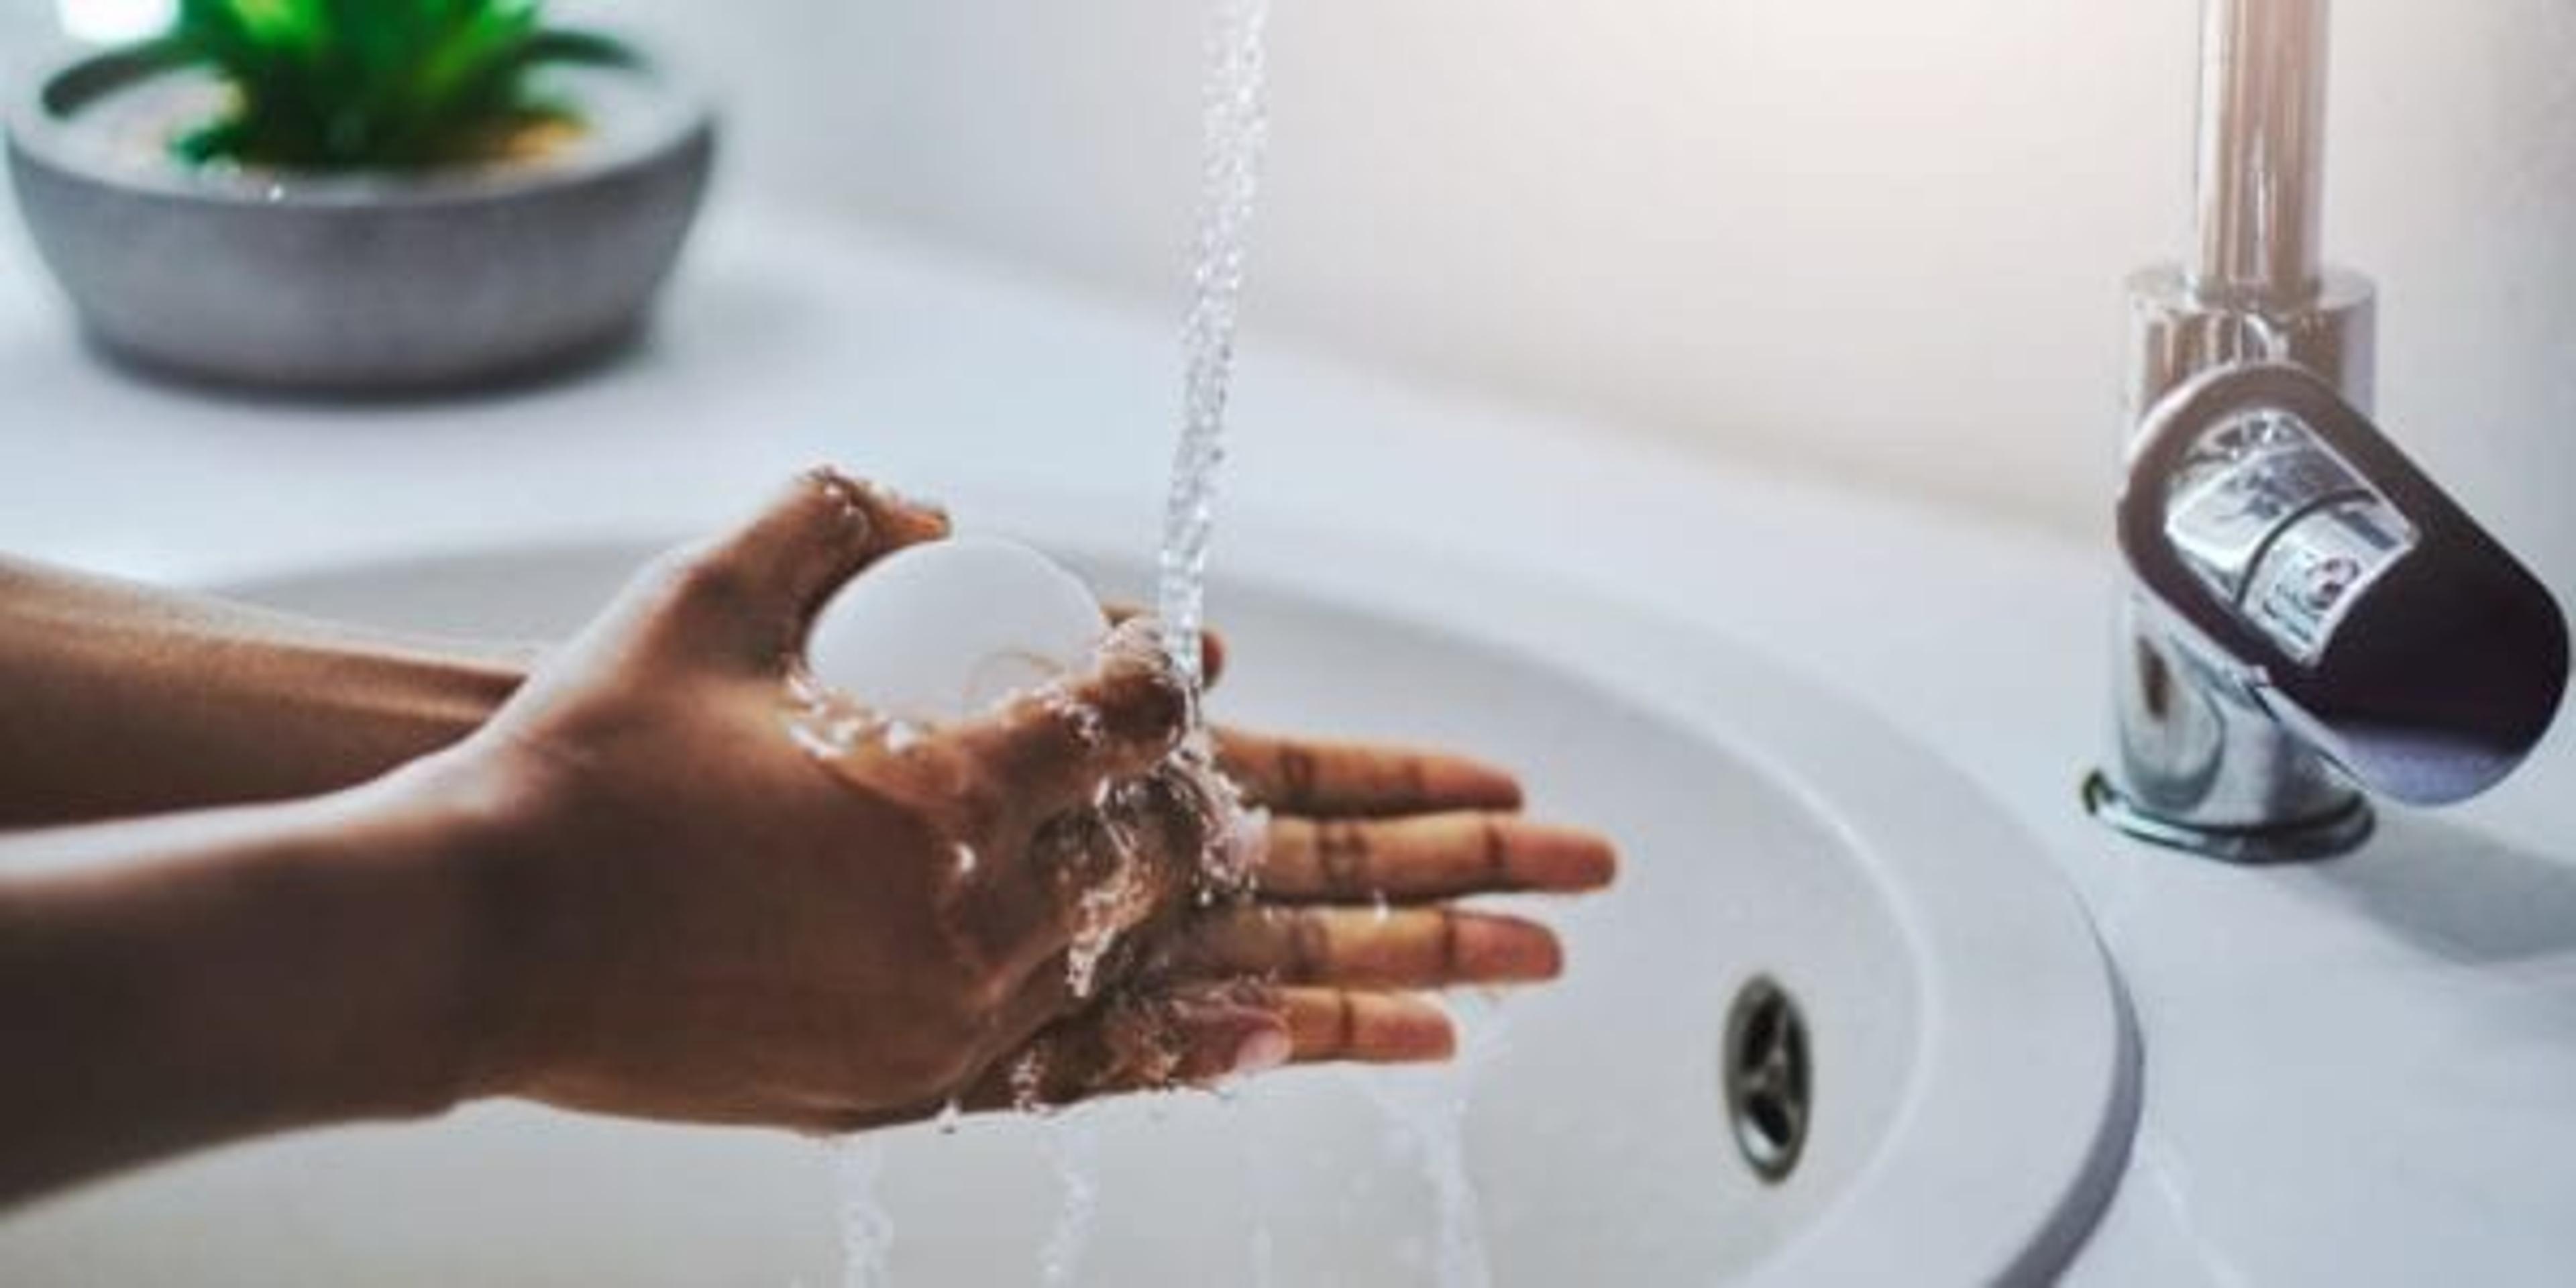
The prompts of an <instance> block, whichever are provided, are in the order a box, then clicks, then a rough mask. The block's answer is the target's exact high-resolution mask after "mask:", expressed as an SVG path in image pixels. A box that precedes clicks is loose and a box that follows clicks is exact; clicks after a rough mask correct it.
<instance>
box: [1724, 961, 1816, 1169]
mask: <svg viewBox="0 0 2576 1288" xmlns="http://www.w3.org/2000/svg"><path fill="white" fill-rule="evenodd" d="M1720 1058H1721V1060H1722V1062H1723V1064H1722V1067H1723V1068H1724V1070H1725V1074H1726V1113H1727V1117H1728V1118H1729V1119H1730V1120H1731V1121H1732V1122H1733V1124H1734V1127H1735V1147H1736V1149H1737V1150H1739V1151H1741V1152H1742V1153H1743V1155H1744V1161H1745V1162H1746V1163H1748V1164H1750V1165H1751V1166H1752V1168H1753V1171H1754V1174H1755V1175H1757V1176H1760V1177H1761V1178H1762V1179H1763V1180H1766V1181H1780V1180H1783V1179H1785V1178H1787V1176H1788V1175H1789V1173H1790V1171H1791V1170H1793V1169H1795V1168H1796V1167H1797V1166H1798V1154H1799V1151H1800V1150H1802V1149H1804V1148H1805V1147H1806V1143H1807V1119H1808V1114H1809V1111H1810V1109H1811V1108H1812V1105H1811V1102H1810V1101H1809V1098H1808V1097H1809V1095H1810V1094H1811V1088H1812V1087H1813V1085H1814V1077H1813V1074H1812V1071H1811V1069H1810V1067H1809V1065H1808V1047H1807V1019H1806V1016H1804V1015H1803V1014H1801V1013H1800V1012H1799V1010H1798V1002H1797V999H1795V998H1793V997H1791V996H1789V992H1788V990H1786V989H1784V988H1782V987H1780V985H1779V983H1778V982H1777V981H1775V980H1773V979H1772V978H1771V977H1770V976H1768V975H1757V976H1755V977H1753V979H1752V980H1751V981H1750V982H1748V983H1746V984H1745V986H1744V989H1743V991H1741V992H1739V993H1737V994H1736V995H1735V1005H1734V1007H1733V1008H1732V1009H1731V1010H1729V1011H1728V1012H1727V1016H1726V1046H1725V1049H1724V1050H1723V1051H1722V1052H1721V1053H1720Z"/></svg>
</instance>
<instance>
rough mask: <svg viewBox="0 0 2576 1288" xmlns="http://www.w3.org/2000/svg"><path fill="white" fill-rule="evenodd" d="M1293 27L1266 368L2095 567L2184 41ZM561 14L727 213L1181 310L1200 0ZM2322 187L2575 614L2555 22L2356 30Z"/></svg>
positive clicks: (1943, 32)
mask: <svg viewBox="0 0 2576 1288" xmlns="http://www.w3.org/2000/svg"><path fill="white" fill-rule="evenodd" d="M51 3H52V0H0V6H6V5H9V4H16V5H18V6H20V8H21V10H22V11H26V10H34V9H40V8H47V7H50V4H51ZM1274 3H1275V5H1276V12H1275V15H1274V21H1273V33H1274V37H1275V48H1274V50H1273V60H1272V67H1273V79H1274V91H1275V92H1274V134H1273V151H1272V166H1271V168H1270V172H1269V177H1268V188H1267V193H1266V205H1265V208H1264V210H1263V212H1262V215H1261V218H1260V220H1259V223H1258V226H1257V228H1256V232H1255V236H1256V239H1257V244H1256V246H1255V248H1254V249H1255V258H1254V262H1253V266H1252V268H1253V276H1252V284H1251V322H1252V325H1253V326H1254V327H1255V328H1257V329H1259V328H1267V329H1270V330H1272V331H1273V332H1295V333H1301V334H1303V335H1305V336H1308V337H1312V338H1319V339H1321V340H1324V341H1326V342H1328V343H1330V344H1332V345H1336V346H1339V347H1341V348H1343V349H1345V350H1348V351H1351V352H1354V353H1356V354H1359V355H1361V356H1363V357H1365V358H1368V359H1370V360H1374V361H1378V362H1382V363H1384V364H1386V365H1389V366H1393V367H1399V368H1403V369H1408V370H1413V371H1418V372H1421V373H1424V374H1426V375H1429V376H1431V377H1433V378H1436V379H1442V380H1454V381H1462V382H1469V383H1475V384H1481V385H1486V386H1490V387H1494V388H1498V389H1502V390H1506V391H1509V392H1511V393H1513V394H1516V395H1520V396H1524V397H1528V398H1532V399H1538V400H1545V401H1548V402H1552V403H1557V404H1562V405H1567V406H1571V407H1575V408H1580V409H1592V410H1597V411H1599V412H1600V413H1602V414H1603V418H1604V419H1605V420H1608V421H1615V422H1617V423H1621V424H1624V425H1629V426H1633V427H1635V428H1637V429H1638V430H1640V431H1643V432H1647V433H1652V434H1657V435H1662V436H1666V437H1668V438H1671V439H1674V440H1678V441H1682V442H1686V443H1689V444H1694V445H1700V446H1704V447H1706V448H1708V449H1710V450H1713V451H1727V452H1740V453H1755V454H1760V455H1763V456H1766V457H1770V458H1775V459H1783V458H1785V459H1792V460H1796V461H1800V462H1805V463H1808V464H1811V465H1813V466H1815V467H1817V468H1822V469H1828V470H1832V471H1835V472H1837V473H1840V474H1844V475H1847V476H1852V477H1858V478H1864V479H1868V480H1872V481H1876V482H1884V483H1894V484H1898V485H1902V486H1906V487H1911V488H1919V489H1930V490H1934V491H1937V492H1939V493H1942V494H1944V495H1947V496H1950V497H1953V498H1959V499H1963V500H1966V501H1968V502H1970V503H1973V504H1977V505H1980V506H1982V507H1985V508H1987V509H1989V510H1992V511H1994V512H1996V513H1999V514H2007V515H2012V516H2016V517H2021V518H2027V519H2031V520H2035V521H2039V522H2043V523H2049V524H2053V525H2057V526H2061V527H2066V528H2070V529H2071V528H2075V527H2079V526H2080V527H2082V528H2084V529H2086V530H2097V529H2098V528H2099V526H2100V521H2101V515H2102V513H2103V510H2104V507H2105V505H2106V504H2107V498H2108V488H2109V475H2110V470H2111V462H2112V453H2113V440H2114V433H2115V425H2114V420H2115V414H2114V409H2115V402H2116V399H2115V390H2116V387H2117V384H2118V378H2119V365H2118V363H2119V353H2120V348H2121V335H2122V325H2123V324H2122V315H2121V306H2120V299H2119V295H2118V284H2119V281H2120V279H2121V277H2122V276H2123V275H2124V274H2125V273H2126V272H2127V271H2128V270H2129V269H2130V268H2131V267H2133V266H2134V265H2136V264H2138V263H2140V262H2142V261H2144V260H2147V259H2149V258H2155V257H2162V256H2169V255H2172V254H2176V253H2178V252H2179V250H2180V248H2181V247H2182V245H2183V244H2184V241H2185V237H2186V233H2187V227H2186V219H2187V213H2188V204H2189V203H2188V186H2189V153H2190V146H2189V132H2190V125H2191V119H2190V118H2191V114H2192V109H2193V103H2194V89H2193V74H2194V61H2193V42H2194V39H2195V37H2196V28H2197V21H2196V4H2195V3H2194V0H1617V2H1616V3H1605V4H1572V3H1567V2H1566V0H1374V2H1371V3H1362V2H1360V0H1274ZM567 4H568V7H569V8H570V10H571V12H573V13H576V14H598V13H602V12H606V13H611V14H615V15H618V16H621V17H623V18H625V19H626V20H628V21H631V22H638V23H641V24H642V25H645V26H647V27H650V28H655V29H658V30H661V31H663V32H666V33H669V34H670V35H671V37H672V39H673V43H675V44H676V45H678V46H680V47H681V49H682V50H683V52H684V53H685V54H686V55H687V56H688V57H690V58H692V59H693V60H695V61H696V62H698V63H699V64H700V65H702V66H703V67H705V68H706V69H707V70H708V72H709V73H710V75H711V78H712V79H714V80H716V81H717V82H719V83H720V84H721V85H722V86H724V87H725V88H726V89H727V91H728V93H729V96H730V99H731V107H732V111H733V123H734V125H735V127H736V128H735V130H734V139H733V141H734V143H735V144H736V147H735V149H734V153H733V157H732V165H733V169H732V179H733V180H734V182H733V184H732V196H733V199H735V200H753V199H765V200H778V199H789V200H799V199H819V200H824V201H828V202H832V203H835V204H837V205H838V206H840V207H842V208H844V209H846V210H848V211H850V212H851V213H852V214H853V215H854V216H856V217H863V218H867V219H871V220H877V221H890V222H894V223H898V224H902V225H906V226H908V227H911V228H913V229H916V230H919V231H923V232H927V233H931V234H934V235H937V236H941V237H946V238H951V239H955V240H958V241H961V242H965V243H969V244H972V245H974V246H977V247H980V248H983V249H986V250H989V251H991V252H994V253H998V254H1002V255H1006V256H1010V257H1013V258H1016V259H1018V260H1021V261H1024V262H1027V263H1029V264H1032V265H1035V266H1038V267H1041V268H1043V269H1045V270H1047V271H1052V272H1057V273H1062V274H1066V275H1071V276H1074V277H1078V278H1081V279H1085V280H1088V281H1091V282H1094V283H1098V284H1101V285H1104V286H1106V287H1108V288H1111V289H1115V290H1119V291H1124V292H1131V293H1136V294H1138V295H1140V296H1142V297H1145V298H1150V299H1153V300H1155V301H1157V302H1160V303H1166V304H1168V305H1169V306H1170V307H1172V308H1174V310H1175V311H1176V312H1177V309H1178V301H1179V292H1180V285H1181V276H1182V266H1181V263H1180V254H1181V250H1182V248H1183V247H1184V246H1185V244H1186V241H1187V235H1188V219H1189V214H1190V210H1191V206H1192V202H1193V183H1194V176H1195V173H1196V165H1197V160H1196V155H1195V152H1196V144H1197V140H1196V116H1195V113H1196V95H1197V80H1198V76H1199V62H1200V57H1199V55H1200V41H1201V38H1202V29H1203V25H1204V21H1205V16H1206V9H1205V4H1204V0H733V3H729V4H726V5H722V6H708V5H705V4H704V3H703V0H623V2H622V3H621V2H620V0H587V2H586V3H584V2H583V0H567ZM2330 153H2331V157H2330V168H2331V201H2330V206H2329V209H2328V213H2327V239H2328V245H2329V249H2330V252H2331V253H2332V255H2333V257H2334V258H2336V259H2338V260H2340V261H2343V262H2347V263H2350V264H2353V265H2356V266H2359V267H2362V268H2364V269H2366V270H2368V271H2370V272H2371V273H2373V274H2374V275H2375V276H2377V278H2378V279H2379V281H2380V284H2381V286H2382V289H2383V325H2382V337H2383V348H2382V353H2381V373H2382V379H2381V409H2382V411H2383V413H2384V414H2385V419H2386V420H2387V421H2388V423H2389V424H2390V425H2391V426H2392V427H2393V428H2394V429H2395V430H2396V431H2397V432H2398V433H2399V434H2400V436H2401V437H2402V438H2403V439H2404V441H2406V442H2407V443H2409V444H2410V445H2411V446H2413V447H2414V449H2415V450H2416V451H2417V452H2418V453H2419V455H2421V456H2422V457H2423V458H2425V459H2426V460H2427V461H2428V462H2429V463H2430V464H2432V465H2433V466H2434V468H2435V469H2436V470H2437V472H2438V473H2439V474H2440V476H2441V477H2443V478H2444V479H2445V480H2446V481H2447V482H2448V483H2449V484H2450V486H2451V487H2452V489H2453V490H2454V491H2455V492H2456V493H2458V494H2459V495H2461V496H2462V497H2463V498H2464V499H2465V500H2467V501H2468V502H2469V503H2470V505H2471V507H2472V508H2473V509H2474V510H2476V511H2478V512H2479V513H2480V514H2482V515H2483V516H2485V517H2486V518H2487V520H2488V521H2489V522H2490V523H2491V524H2492V525H2493V526H2494V527H2495V528H2497V529H2498V530H2499V532H2500V533H2502V534H2503V535H2504V536H2505V537H2506V539H2507V540H2508V541H2509V542H2512V543H2514V544H2516V545H2519V546H2521V547H2523V548H2525V549H2526V551H2527V552H2528V553H2529V555H2530V557H2531V558H2532V559H2533V560H2534V562H2535V563H2537V564H2539V565H2540V566H2541V568H2542V570H2543V572H2544V574H2545V575H2546V576H2548V578H2549V579H2550V580H2551V581H2552V582H2553V583H2554V584H2555V585H2557V587H2558V588H2559V589H2560V591H2561V593H2562V594H2563V595H2566V596H2567V597H2569V598H2570V599H2571V600H2576V504H2570V503H2569V498H2568V497H2566V496H2565V495H2564V493H2565V492H2566V491H2567V490H2568V489H2570V488H2571V487H2576V0H2446V2H2441V3H2436V2H2434V0H2343V2H2342V3H2341V4H2340V5H2339V6H2338V7H2337V67H2336V73H2335V79H2334V91H2333V132H2332V147H2331V149H2330ZM1256 345H1257V335H1256ZM1249 360H1251V361H1258V349H1257V347H1256V348H1254V349H1253V350H1252V351H1251V356H1250V358H1249Z"/></svg>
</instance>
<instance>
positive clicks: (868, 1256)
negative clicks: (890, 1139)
mask: <svg viewBox="0 0 2576 1288" xmlns="http://www.w3.org/2000/svg"><path fill="white" fill-rule="evenodd" d="M885 1165H886V1147H885V1142H883V1141H881V1140H877V1139H875V1138H873V1137H870V1136H866V1135H856V1136H844V1137H842V1138H840V1139H839V1140H836V1141H834V1142H832V1175H833V1181H834V1184H835V1187H836V1188H837V1189H838V1190H839V1192H840V1198H841V1266H842V1271H841V1284H842V1288H886V1285H888V1284H891V1283H893V1282H894V1276H893V1271H892V1259H893V1253H894V1216H893V1214H892V1213H889V1212H888V1211H886V1206H885V1197H884V1194H883V1188H884V1185H883V1183H884V1179H885Z"/></svg>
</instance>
